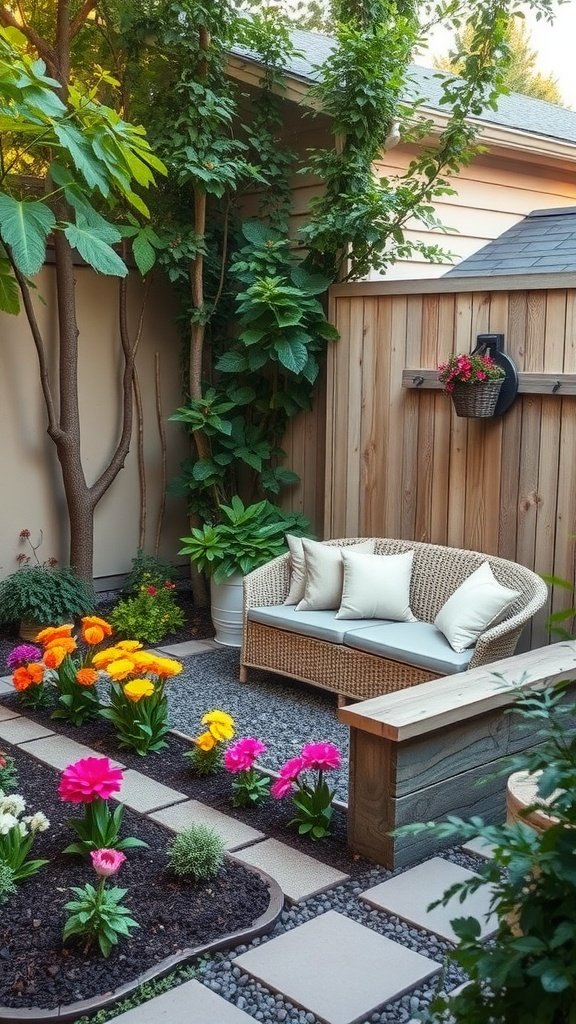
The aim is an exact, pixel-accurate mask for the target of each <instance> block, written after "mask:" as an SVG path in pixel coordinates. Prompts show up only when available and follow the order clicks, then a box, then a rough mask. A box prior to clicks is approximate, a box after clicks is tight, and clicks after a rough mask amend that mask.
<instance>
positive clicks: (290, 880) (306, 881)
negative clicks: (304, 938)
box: [234, 839, 350, 903]
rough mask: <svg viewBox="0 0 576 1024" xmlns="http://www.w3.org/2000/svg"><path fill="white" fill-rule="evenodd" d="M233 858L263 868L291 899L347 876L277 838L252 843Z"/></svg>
mask: <svg viewBox="0 0 576 1024" xmlns="http://www.w3.org/2000/svg"><path fill="white" fill-rule="evenodd" d="M234 859H235V860H238V861H240V863H241V864H251V865H252V866H253V867H257V868H262V871H266V872H267V873H268V874H269V875H272V878H275V879H276V881H277V882H278V885H279V886H280V888H281V889H282V892H283V893H284V895H285V896H287V897H288V899H289V900H292V902H293V903H298V902H299V901H300V900H305V899H308V897H309V896H314V895H315V894H316V893H318V892H324V890H325V889H330V888H331V887H332V886H334V885H340V883H341V882H345V881H346V880H347V879H348V878H349V877H350V876H349V875H344V874H342V872H341V871H335V870H334V868H330V867H328V865H327V864H322V863H321V861H319V860H315V859H314V857H309V856H308V854H306V853H300V852H299V851H298V850H293V849H292V847H291V846H286V845H285V843H279V842H278V840H277V839H266V840H265V841H264V842H263V843H255V844H254V846H249V847H248V848H247V849H246V850H241V851H240V853H237V854H235V856H234Z"/></svg>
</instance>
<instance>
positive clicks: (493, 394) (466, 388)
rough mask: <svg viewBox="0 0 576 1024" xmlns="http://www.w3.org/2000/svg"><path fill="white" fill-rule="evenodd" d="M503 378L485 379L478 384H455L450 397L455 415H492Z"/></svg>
mask: <svg viewBox="0 0 576 1024" xmlns="http://www.w3.org/2000/svg"><path fill="white" fill-rule="evenodd" d="M503 383H504V381H503V380H487V381H481V382H480V383H478V384H455V385H454V390H453V391H452V394H451V397H452V401H453V403H454V409H455V410H456V415H457V416H468V417H473V418H474V417H478V416H493V415H494V410H495V409H496V404H497V402H498V397H499V395H500V390H501V388H502V384H503Z"/></svg>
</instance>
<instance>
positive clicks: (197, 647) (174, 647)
mask: <svg viewBox="0 0 576 1024" xmlns="http://www.w3.org/2000/svg"><path fill="white" fill-rule="evenodd" d="M160 650H161V651H162V654H169V655H170V657H172V658H188V657H190V655H192V654H206V653H207V652H208V651H221V650H222V644H217V643H216V641H215V640H185V641H184V642H183V643H180V644H169V645H168V646H167V647H161V648H160Z"/></svg>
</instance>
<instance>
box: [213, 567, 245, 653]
mask: <svg viewBox="0 0 576 1024" xmlns="http://www.w3.org/2000/svg"><path fill="white" fill-rule="evenodd" d="M243 595H244V577H243V576H242V574H241V573H238V574H237V575H235V576H229V577H228V579H226V580H223V582H222V583H214V580H210V598H211V608H210V613H211V615H212V624H213V626H214V629H215V630H216V636H215V638H214V639H215V640H216V643H218V644H224V646H225V647H241V646H242V599H243Z"/></svg>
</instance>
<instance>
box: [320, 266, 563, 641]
mask: <svg viewBox="0 0 576 1024" xmlns="http://www.w3.org/2000/svg"><path fill="white" fill-rule="evenodd" d="M528 285H529V286H528ZM330 308H331V318H332V320H333V322H334V323H335V325H336V327H337V328H338V330H339V331H340V335H341V339H340V341H339V342H338V343H337V344H336V345H333V346H331V347H330V351H329V354H328V370H327V384H326V390H327V400H326V475H325V479H326V488H325V516H324V535H325V536H326V537H345V536H349V537H352V536H389V537H390V536H398V537H403V538H408V539H414V540H423V541H430V542H433V543H447V544H450V545H454V546H456V547H466V548H472V549H476V550H480V551H486V552H490V553H495V554H499V555H501V556H502V557H504V558H511V559H515V560H517V561H519V562H522V563H523V564H524V565H527V566H529V567H531V568H534V569H535V570H536V571H537V572H545V573H554V574H555V575H557V576H561V577H564V578H566V579H569V580H571V581H574V578H575V543H574V538H573V535H574V533H575V520H576V395H573V394H569V395H566V396H565V397H562V387H563V386H564V387H565V388H566V387H567V386H568V385H569V386H570V391H572V390H573V388H572V383H573V381H572V377H569V378H565V377H564V378H563V383H560V384H559V386H558V387H556V388H555V385H556V375H558V374H569V375H572V374H575V375H576V275H573V274H572V275H568V274H564V275H558V276H556V277H553V276H551V275H547V276H546V278H545V279H543V280H542V281H541V283H538V282H536V283H535V282H534V277H532V278H530V279H529V280H528V279H527V278H524V279H518V278H515V279H506V280H505V281H504V280H502V279H501V280H498V281H494V280H491V281H487V280H486V279H485V280H484V281H480V280H479V279H478V280H474V281H463V282H458V281H456V280H455V279H452V280H450V279H447V280H445V281H430V282H422V281H416V282H390V283H386V282H367V283H365V284H363V283H357V284H353V285H338V286H335V287H334V288H333V289H332V293H331V305H330ZM487 331H490V332H503V333H504V335H505V347H506V352H507V353H508V354H509V355H510V356H511V357H512V358H513V359H514V361H515V363H516V365H517V367H518V370H519V371H520V372H521V373H523V372H526V373H533V374H539V375H541V379H540V378H538V379H537V380H535V379H534V378H526V385H525V386H526V389H527V390H526V392H523V393H522V394H519V395H518V398H517V400H516V402H515V403H514V405H513V406H512V408H511V409H510V411H509V412H508V413H507V414H506V415H505V416H503V417H502V418H498V419H487V420H474V419H460V418H458V417H456V415H455V414H454V412H453V410H452V404H451V402H450V400H449V399H448V398H447V397H446V395H444V394H443V393H442V391H439V390H437V389H434V388H433V387H432V388H431V387H430V383H431V382H430V380H429V378H428V377H427V378H426V384H425V385H424V387H423V388H418V387H414V386H408V387H407V386H403V382H402V374H403V371H406V370H418V369H424V370H429V371H430V370H434V369H435V368H436V366H437V364H438V363H439V362H441V361H442V360H443V359H446V358H447V357H448V356H449V355H450V354H451V353H452V352H454V351H470V350H471V349H472V348H473V347H474V346H475V344H476V336H477V334H479V333H484V332H487ZM404 377H405V380H404V384H405V385H406V383H407V375H406V374H404ZM410 380H411V382H412V378H410ZM574 382H576V376H574ZM523 386H524V385H523ZM528 388H529V390H528ZM319 433H320V431H319V428H318V424H316V427H315V436H319ZM318 464H319V460H316V462H315V469H317V467H318ZM309 486H310V484H306V483H305V484H304V485H303V487H304V489H305V490H306V488H307V487H309ZM319 504H320V500H319V499H318V501H317V502H316V507H319ZM571 601H572V598H571V595H570V594H569V592H568V591H565V590H561V589H560V588H556V592H555V594H554V597H553V604H552V607H553V608H554V609H558V608H560V607H567V606H569V605H570V603H571ZM549 611H550V606H549V607H547V608H544V609H543V610H542V611H541V612H540V613H539V615H538V616H536V618H535V620H534V622H533V625H532V636H531V637H529V638H528V639H529V641H530V644H531V646H537V645H539V644H543V643H546V642H547V639H548V634H547V629H546V620H547V616H548V613H549Z"/></svg>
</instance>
